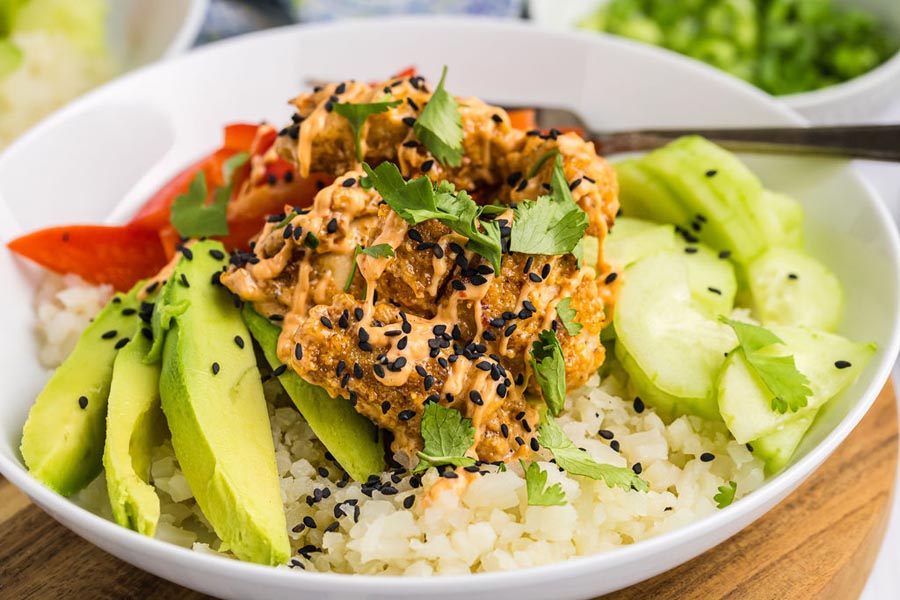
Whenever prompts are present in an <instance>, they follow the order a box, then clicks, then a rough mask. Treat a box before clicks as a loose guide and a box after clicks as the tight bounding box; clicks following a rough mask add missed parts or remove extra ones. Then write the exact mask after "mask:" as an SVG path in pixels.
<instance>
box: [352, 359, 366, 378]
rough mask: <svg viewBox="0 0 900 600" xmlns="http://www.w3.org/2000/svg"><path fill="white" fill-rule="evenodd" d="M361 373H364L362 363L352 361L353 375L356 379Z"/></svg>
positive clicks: (360, 376)
mask: <svg viewBox="0 0 900 600" xmlns="http://www.w3.org/2000/svg"><path fill="white" fill-rule="evenodd" d="M363 375H364V373H363V368H362V365H360V364H359V363H353V376H354V377H356V378H357V379H362V378H363Z"/></svg>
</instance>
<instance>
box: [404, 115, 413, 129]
mask: <svg viewBox="0 0 900 600" xmlns="http://www.w3.org/2000/svg"><path fill="white" fill-rule="evenodd" d="M402 120H403V124H404V125H406V126H408V127H412V126H413V125H415V124H416V118H415V117H403V119H402Z"/></svg>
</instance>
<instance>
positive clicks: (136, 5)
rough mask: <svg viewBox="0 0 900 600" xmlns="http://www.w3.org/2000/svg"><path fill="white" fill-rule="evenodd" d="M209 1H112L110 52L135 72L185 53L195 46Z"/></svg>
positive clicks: (109, 21) (109, 36)
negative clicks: (153, 63)
mask: <svg viewBox="0 0 900 600" xmlns="http://www.w3.org/2000/svg"><path fill="white" fill-rule="evenodd" d="M208 7H209V0H116V1H114V2H110V7H109V8H110V12H109V20H108V23H109V32H108V38H109V45H110V51H111V52H112V53H113V54H114V55H115V57H116V58H117V59H118V63H119V64H121V65H123V67H124V68H125V70H131V69H134V68H136V67H140V66H143V65H146V64H149V63H152V62H156V61H157V60H162V59H165V58H171V57H173V56H177V55H178V54H181V53H182V52H184V51H185V50H187V49H188V48H190V47H191V46H192V45H193V44H194V40H195V39H196V38H197V34H198V33H199V32H200V27H201V26H202V25H203V19H204V17H205V16H206V9H207V8H208Z"/></svg>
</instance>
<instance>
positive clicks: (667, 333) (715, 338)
mask: <svg viewBox="0 0 900 600" xmlns="http://www.w3.org/2000/svg"><path fill="white" fill-rule="evenodd" d="M688 269H689V259H688V255H685V254H683V253H663V254H657V255H654V256H650V257H647V258H645V259H644V260H641V261H639V262H637V263H636V264H634V265H633V266H632V267H631V268H629V269H628V271H627V272H626V274H625V277H624V278H623V282H622V287H621V291H620V295H619V300H618V303H617V307H616V314H615V317H614V323H615V327H616V334H617V335H618V340H617V342H616V356H617V357H619V360H620V361H622V364H623V366H624V367H625V370H626V371H627V372H628V374H629V375H630V376H631V377H632V381H633V383H634V385H635V386H636V387H637V389H638V392H639V393H640V394H641V396H642V397H643V398H645V400H646V401H648V402H650V403H655V404H656V405H657V406H658V407H660V408H661V410H662V411H663V412H664V413H667V414H669V415H676V414H696V415H699V416H703V417H706V418H709V419H719V418H720V417H719V415H718V410H717V405H716V402H715V391H716V385H715V383H716V378H717V375H718V371H719V369H720V367H721V366H722V363H723V361H724V360H725V359H724V356H725V353H726V352H728V351H729V350H731V349H732V348H734V346H735V344H736V343H737V341H736V338H735V336H734V332H733V331H732V330H731V328H730V327H728V326H726V325H723V324H722V323H719V322H718V321H717V320H715V319H714V318H710V317H709V316H708V315H707V314H706V311H705V309H704V308H703V307H698V305H697V303H696V302H695V300H694V299H693V297H692V294H691V290H690V287H689V286H688Z"/></svg>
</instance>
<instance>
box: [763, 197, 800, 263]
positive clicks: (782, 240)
mask: <svg viewBox="0 0 900 600" xmlns="http://www.w3.org/2000/svg"><path fill="white" fill-rule="evenodd" d="M753 214H755V215H757V216H758V217H759V218H762V219H765V222H764V223H763V224H762V225H761V229H762V232H763V234H764V235H765V236H766V240H767V241H768V243H769V245H771V246H787V247H788V248H797V249H802V248H803V220H804V214H803V207H802V206H801V205H800V203H799V202H797V201H796V200H794V199H793V198H791V197H790V196H788V195H786V194H779V193H778V192H773V191H772V190H763V192H762V194H761V195H760V196H759V206H758V207H757V209H756V210H754V211H753Z"/></svg>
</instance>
